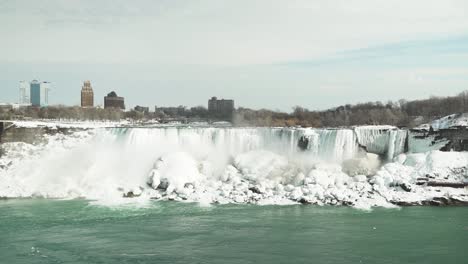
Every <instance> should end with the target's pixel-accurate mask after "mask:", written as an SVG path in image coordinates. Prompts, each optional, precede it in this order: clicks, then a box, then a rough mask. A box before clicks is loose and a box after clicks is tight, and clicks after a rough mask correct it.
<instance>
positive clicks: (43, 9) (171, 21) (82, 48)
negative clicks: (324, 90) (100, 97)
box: [0, 0, 468, 65]
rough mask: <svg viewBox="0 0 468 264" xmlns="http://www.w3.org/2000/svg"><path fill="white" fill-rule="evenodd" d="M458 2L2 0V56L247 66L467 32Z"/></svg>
mask: <svg viewBox="0 0 468 264" xmlns="http://www.w3.org/2000/svg"><path fill="white" fill-rule="evenodd" d="M466 10H468V2H467V1H464V0H447V1H437V0H413V1H404V0H395V1H384V0H362V1H349V0H346V1H345V0H317V1H306V0H304V1H259V0H248V1H247V0H240V1H216V0H201V1H181V0H173V1H149V0H145V1H141V0H140V1H123V0H113V1H91V0H77V1H64V0H62V1H60V0H48V1H24V0H23V1H21V0H20V1H2V2H1V4H0V23H1V24H2V25H7V26H2V27H1V28H0V34H1V35H2V36H5V37H4V38H3V41H2V42H1V43H0V57H1V58H3V60H5V61H24V62H28V61H33V62H38V61H48V62H96V63H104V62H105V63H109V62H111V63H150V64H207V65H245V64H271V63H278V62H286V61H293V60H304V59H317V58H321V57H325V56H328V55H330V54H334V53H337V52H341V51H344V50H352V49H360V48H367V47H371V46H375V45H383V44H386V43H395V42H400V41H407V40H412V39H424V38H434V37H440V36H445V35H456V34H462V33H466V32H468V14H467V13H466V12H467V11H466Z"/></svg>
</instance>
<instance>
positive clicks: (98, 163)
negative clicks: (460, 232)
mask: <svg viewBox="0 0 468 264" xmlns="http://www.w3.org/2000/svg"><path fill="white" fill-rule="evenodd" d="M406 141H407V132H406V131H404V130H399V129H396V128H394V127H356V128H350V129H311V128H307V129H302V128H202V127H198V128H197V127H192V128H187V127H185V128H184V127H162V128H112V129H109V128H107V129H106V128H95V129H89V130H85V131H79V132H74V133H72V134H71V135H62V134H60V133H59V134H56V135H52V136H48V140H47V142H46V143H43V144H38V145H30V144H25V143H4V144H3V145H2V147H3V149H4V152H5V154H4V155H3V156H2V158H1V159H0V197H36V196H37V197H47V198H77V197H83V198H87V199H91V200H97V201H112V202H119V201H128V200H129V198H130V197H133V198H134V199H136V200H149V199H164V200H178V201H195V202H200V203H204V204H209V203H255V204H284V203H298V202H300V203H310V204H319V205H323V204H333V205H334V204H339V205H341V204H344V205H352V206H355V207H360V208H370V207H372V206H394V205H395V204H405V203H413V204H418V203H423V202H425V201H428V200H431V199H434V198H437V199H439V200H440V199H452V200H456V201H460V202H467V201H468V192H467V189H466V188H450V187H431V186H428V184H427V182H428V181H436V180H437V181H446V182H455V181H456V182H466V181H467V177H468V170H467V165H468V153H465V152H439V151H428V152H423V153H407V154H405V148H406V147H407V146H406V145H407V143H406ZM424 181H426V182H424Z"/></svg>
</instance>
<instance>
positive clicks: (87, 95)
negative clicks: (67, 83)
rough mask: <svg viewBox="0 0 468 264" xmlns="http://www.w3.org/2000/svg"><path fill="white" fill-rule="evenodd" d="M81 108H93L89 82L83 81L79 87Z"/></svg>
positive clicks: (92, 96)
mask: <svg viewBox="0 0 468 264" xmlns="http://www.w3.org/2000/svg"><path fill="white" fill-rule="evenodd" d="M81 107H94V92H93V87H91V82H90V81H84V83H83V87H81Z"/></svg>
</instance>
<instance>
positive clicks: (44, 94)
mask: <svg viewBox="0 0 468 264" xmlns="http://www.w3.org/2000/svg"><path fill="white" fill-rule="evenodd" d="M29 87H30V99H31V105H32V106H47V105H48V104H49V90H50V82H39V81H38V80H32V81H31V82H30V84H29Z"/></svg>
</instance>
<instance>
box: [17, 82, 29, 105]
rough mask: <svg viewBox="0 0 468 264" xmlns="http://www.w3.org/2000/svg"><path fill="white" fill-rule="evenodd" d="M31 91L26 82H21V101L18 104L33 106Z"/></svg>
mask: <svg viewBox="0 0 468 264" xmlns="http://www.w3.org/2000/svg"><path fill="white" fill-rule="evenodd" d="M30 92H31V89H30V88H29V85H28V83H27V82H26V81H20V84H19V101H18V104H20V105H26V104H31V100H30V99H29V94H30Z"/></svg>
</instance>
